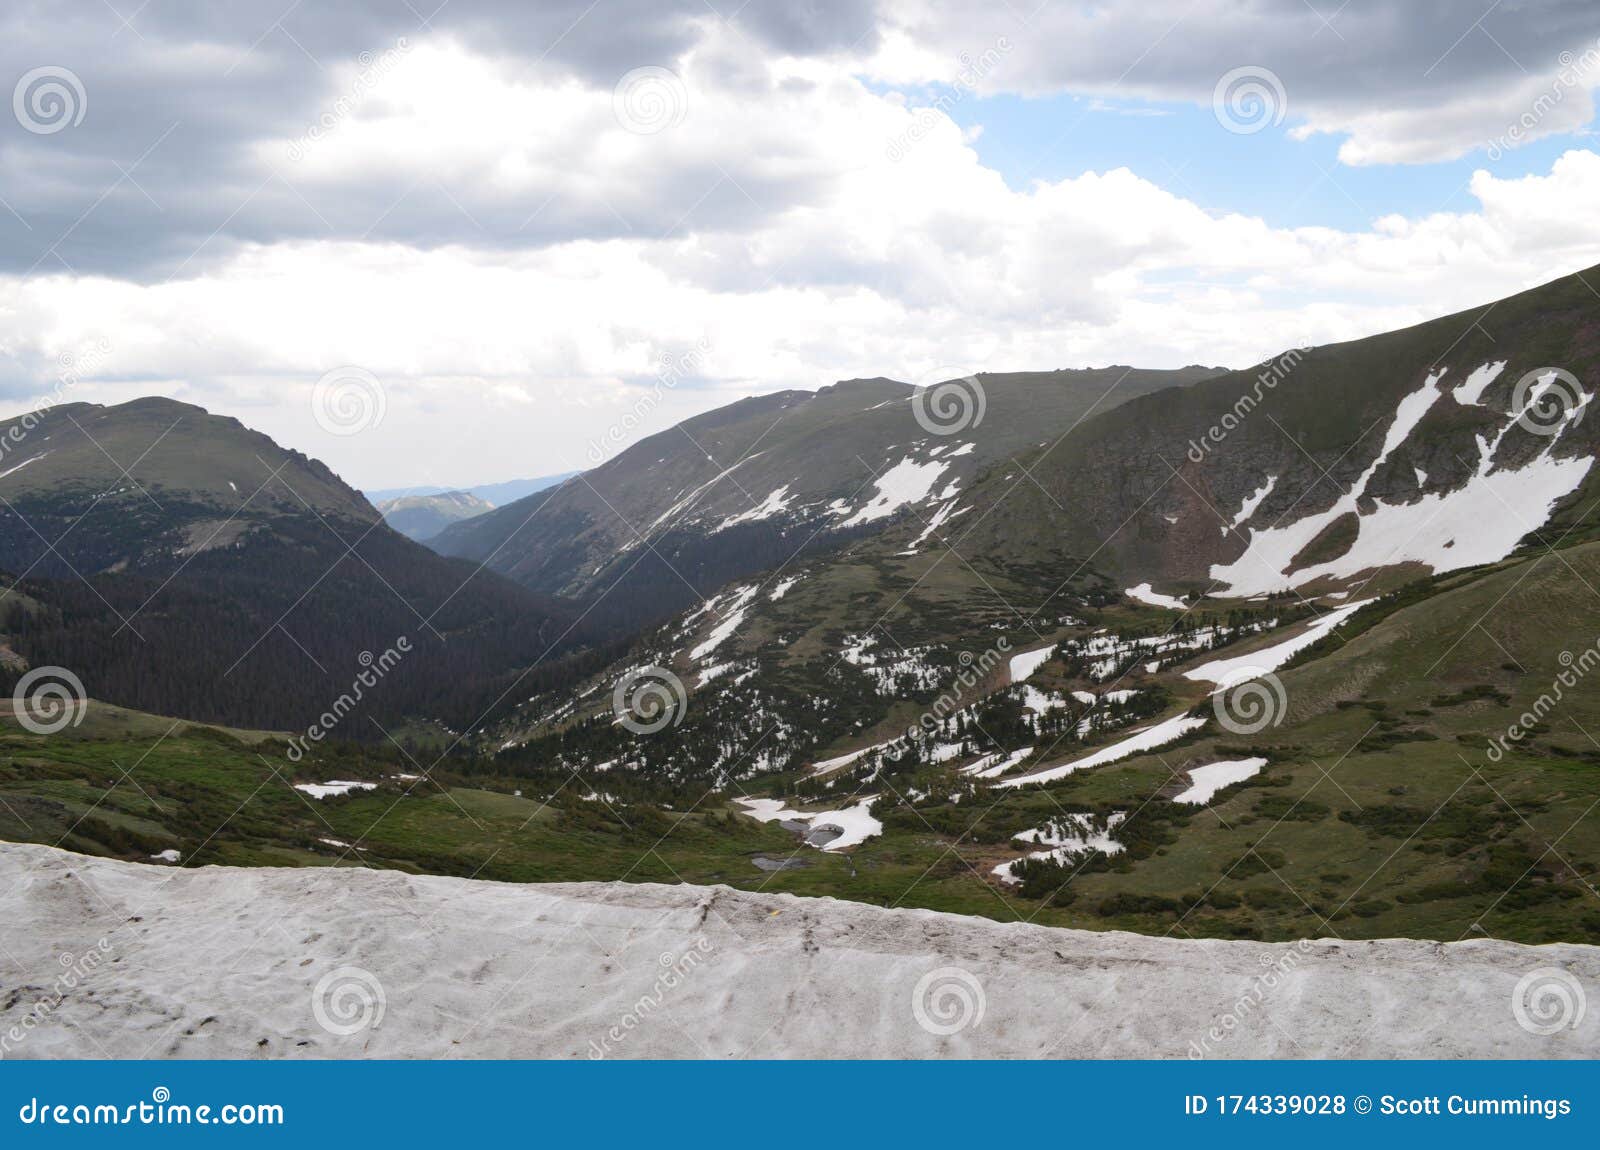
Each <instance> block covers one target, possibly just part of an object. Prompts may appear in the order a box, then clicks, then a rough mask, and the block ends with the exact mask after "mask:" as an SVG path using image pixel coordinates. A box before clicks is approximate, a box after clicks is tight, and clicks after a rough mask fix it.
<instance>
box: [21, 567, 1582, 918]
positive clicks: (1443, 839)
mask: <svg viewBox="0 0 1600 1150" xmlns="http://www.w3.org/2000/svg"><path fill="white" fill-rule="evenodd" d="M1593 585H1600V544H1586V545H1583V546H1579V547H1575V548H1569V549H1568V550H1566V551H1563V552H1560V553H1556V554H1549V553H1546V554H1544V555H1542V556H1534V557H1529V558H1526V559H1523V560H1521V561H1516V562H1510V563H1506V564H1501V565H1498V566H1496V567H1493V568H1488V569H1484V570H1481V571H1477V572H1472V573H1468V574H1462V575H1456V576H1452V577H1450V578H1449V579H1446V580H1440V581H1434V582H1430V583H1426V584H1411V585H1408V586H1407V587H1406V588H1403V589H1401V590H1400V591H1398V592H1396V594H1395V596H1394V598H1393V599H1392V600H1391V601H1388V602H1386V603H1385V604H1384V605H1382V606H1381V607H1379V608H1376V609H1374V610H1373V613H1372V615H1371V620H1375V621H1363V619H1362V617H1360V616H1358V617H1357V620H1355V621H1353V623H1352V626H1351V627H1350V629H1349V632H1348V634H1346V635H1341V636H1340V637H1336V638H1334V639H1331V640H1329V641H1328V642H1326V643H1324V644H1323V645H1321V646H1319V648H1318V649H1317V650H1316V651H1314V652H1311V653H1309V655H1308V657H1306V658H1304V659H1303V660H1302V661H1300V662H1298V663H1297V664H1296V665H1295V666H1293V667H1292V668H1291V669H1288V670H1285V671H1284V672H1282V675H1281V678H1282V681H1283V685H1284V688H1285V694H1286V697H1287V699H1288V706H1287V709H1286V711H1285V714H1284V718H1283V721H1282V723H1281V724H1280V725H1278V726H1276V727H1271V728H1268V729H1267V730H1265V731H1263V732H1261V733H1260V734H1259V735H1256V736H1254V737H1252V738H1240V737H1236V736H1230V735H1227V734H1226V733H1224V732H1220V731H1217V730H1215V729H1207V730H1206V731H1203V732H1201V733H1200V734H1199V735H1198V736H1196V737H1194V738H1192V739H1191V740H1189V741H1187V742H1186V743H1184V744H1180V745H1178V746H1175V747H1172V748H1167V749H1165V750H1163V751H1162V752H1161V753H1159V754H1152V755H1146V756H1142V757H1139V758H1135V759H1130V760H1128V761H1126V762H1123V763H1118V764H1114V765H1112V766H1109V767H1104V768H1100V769H1097V770H1092V771H1087V772H1084V773H1082V774H1078V775H1073V776H1069V777H1067V778H1065V779H1062V780H1060V781H1058V782H1057V783H1054V784H1052V785H1050V786H1048V787H1044V788H1025V789H1023V790H1020V791H1003V792H1002V791H994V790H988V789H984V790H981V791H979V792H978V793H976V794H975V795H972V796H970V797H968V798H966V799H965V800H964V801H963V802H962V803H961V804H960V805H959V806H956V805H952V804H950V803H949V802H947V801H944V802H941V801H939V800H937V799H935V798H931V797H930V798H929V799H928V800H925V801H923V802H920V803H918V804H916V805H914V806H913V807H911V808H909V809H907V810H905V811H901V812H897V813H895V814H894V815H893V817H888V816H886V818H888V829H887V830H886V832H885V833H884V834H883V835H882V836H881V837H878V838H874V839H871V840H869V841H868V842H867V843H866V844H864V845H862V846H861V847H859V848H857V849H856V850H854V851H853V852H851V853H850V854H849V855H848V857H846V856H844V855H840V854H833V853H827V852H821V851H816V850H812V849H809V848H803V847H800V846H798V845H797V843H796V840H795V838H794V837H793V836H792V835H790V834H789V833H788V832H785V831H783V830H782V829H781V828H779V827H777V826H776V825H775V824H771V825H764V824H758V823H756V822H754V821H753V820H751V819H748V818H746V817H743V816H742V815H740V814H738V813H736V808H734V807H733V805H732V804H731V802H730V801H729V796H727V795H725V794H717V795H711V796H707V797H705V798H704V799H703V801H701V802H700V803H698V804H696V805H694V806H693V807H692V809H686V808H689V807H690V803H687V802H686V803H681V804H678V803H675V804H674V805H677V806H679V807H680V809H679V810H668V809H662V808H661V807H659V806H657V805H651V804H649V803H644V802H630V803H626V804H619V805H617V806H615V807H613V806H611V805H609V804H607V803H606V802H603V801H598V800H586V799H585V798H584V797H583V796H584V795H586V794H587V793H588V792H589V789H590V787H591V786H593V787H595V788H596V789H599V790H603V789H604V786H605V783H604V781H603V780H604V779H605V776H603V775H596V776H592V777H591V778H589V779H587V780H572V781H569V782H568V784H567V785H564V786H549V785H547V784H546V783H543V782H540V781H538V780H529V779H527V778H512V777H509V776H507V777H501V776H497V775H495V774H494V773H493V772H494V770H495V767H494V765H493V763H492V762H483V761H474V762H472V763H470V764H468V763H467V762H465V761H463V760H459V759H454V758H452V759H447V760H445V762H444V763H443V764H442V765H441V766H440V768H439V769H438V771H437V772H435V775H434V779H433V781H428V782H421V783H417V784H416V785H412V784H410V783H408V782H405V781H402V780H399V779H397V778H395V777H394V776H396V775H398V774H401V773H414V772H415V769H416V768H415V767H414V766H412V765H411V764H410V763H408V762H407V761H405V760H404V759H403V758H402V757H401V756H400V755H399V754H398V752H391V751H387V750H383V749H378V748H360V747H350V746H327V747H324V748H323V749H322V750H321V752H320V753H321V754H323V756H324V758H323V760H322V761H321V762H319V763H317V764H316V765H315V766H308V765H306V764H300V765H298V766H297V765H296V764H292V763H290V762H289V761H288V760H287V759H286V758H285V757H284V755H283V746H282V744H281V743H280V742H278V741H277V740H276V738H275V737H274V736H272V735H271V734H270V733H267V732H248V731H230V730H225V729H220V728H211V727H204V726H200V725H195V724H185V723H179V724H174V723H173V722H172V721H171V720H164V719H159V718H156V717H153V716H147V715H140V714H137V713H134V712H128V711H122V710H119V709H117V708H112V707H107V706H104V705H101V704H93V705H92V706H91V707H90V709H89V712H88V714H87V716H86V718H85V720H84V722H83V724H82V725H81V726H80V727H77V728H69V729H68V730H67V731H64V732H62V733H61V734H58V735H55V736H50V737H42V736H38V735H34V734H31V733H28V732H26V731H23V730H21V729H20V728H18V727H17V726H16V725H15V723H14V721H13V720H12V719H11V718H10V716H9V715H8V714H5V713H3V712H0V837H3V838H7V839H14V840H23V841H34V842H46V843H51V844H57V843H59V844H60V845H63V846H66V847H68V848H70V849H73V850H79V851H84V852H87V853H93V854H100V855H108V856H113V857H120V858H128V859H144V858H147V857H148V856H149V855H151V854H154V853H156V852H157V851H158V850H165V849H169V848H176V849H178V850H180V851H182V852H183V854H184V859H185V865H202V864H223V865H267V866H329V865H337V866H352V865H354V866H362V865H364V866H372V867H382V868H393V869H400V870H406V871H411V872H419V873H424V872H425V873H435V874H449V875H460V876H474V877H477V878H482V879H496V880H503V881H513V882H535V881H538V882H548V881H581V880H617V879H623V880H627V881H651V882H679V881H682V882H690V883H726V884H729V885H733V886H737V887H741V888H743V889H747V890H764V891H771V892H778V891H782V892H787V893H793V894H800V895H828V896H834V897H840V898H848V899H854V900H859V901H864V902H870V903H876V904H879V905H886V906H904V907H923V908H928V909H934V910H943V911H954V912H959V913H964V914H976V915H983V916H987V917H990V918H994V919H998V920H1003V921H1012V920H1031V921H1035V922H1039V923H1043V924H1050V925H1061V926H1076V927H1087V928H1092V929H1111V928H1115V929H1128V930H1137V931H1143V932H1148V933H1156V934H1173V935H1175V936H1179V937H1183V936H1195V937H1220V938H1232V937H1251V938H1265V939H1286V938H1294V937H1304V936H1312V937H1317V936H1329V935H1339V936H1342V937H1346V938H1375V937H1392V936H1412V937H1422V938H1434V939H1444V940H1453V939H1457V938H1470V937H1475V936H1479V935H1483V934H1486V935H1491V936H1495V937H1504V938H1512V939H1517V940H1521V941H1526V942H1551V941H1559V940H1565V941H1589V942H1595V941H1600V896H1597V895H1596V893H1595V889H1594V884H1595V882H1596V879H1597V877H1600V816H1596V815H1595V814H1594V813H1593V812H1594V811H1595V810H1596V808H1597V806H1600V769H1597V768H1600V745H1597V744H1596V743H1595V742H1594V741H1593V740H1592V739H1591V738H1589V733H1590V732H1596V731H1600V691H1597V690H1594V689H1593V688H1592V687H1590V686H1588V685H1586V684H1585V683H1582V682H1580V683H1579V684H1578V686H1577V688H1575V689H1570V690H1568V691H1566V692H1565V697H1564V699H1563V700H1562V703H1561V705H1560V706H1559V707H1557V708H1556V709H1555V710H1553V711H1552V712H1550V713H1549V714H1548V715H1547V716H1546V717H1545V721H1544V722H1543V724H1541V725H1539V726H1537V727H1536V728H1535V733H1534V734H1532V735H1530V736H1529V737H1527V738H1525V739H1523V740H1522V741H1521V742H1513V743H1511V744H1509V746H1510V753H1507V754H1503V755H1501V756H1499V757H1498V758H1496V757H1494V756H1491V755H1490V754H1489V753H1488V748H1489V739H1490V737H1491V736H1496V735H1500V734H1503V732H1504V730H1505V728H1506V727H1507V725H1508V724H1509V723H1510V722H1512V721H1513V720H1514V719H1516V718H1517V717H1518V716H1519V715H1520V714H1521V713H1522V711H1523V710H1525V709H1527V708H1529V707H1530V706H1532V705H1533V703H1534V701H1535V700H1536V699H1537V698H1538V697H1539V695H1540V694H1541V693H1544V692H1547V691H1548V690H1549V689H1550V686H1551V684H1552V682H1553V681H1554V680H1555V678H1556V676H1557V675H1558V674H1559V673H1560V672H1561V671H1562V670H1563V669H1564V667H1565V666H1566V664H1565V662H1564V661H1563V658H1562V652H1563V651H1567V652H1569V653H1571V654H1573V655H1574V656H1575V657H1576V656H1578V655H1579V654H1580V652H1581V650H1582V649H1583V647H1584V646H1586V645H1587V644H1588V643H1590V642H1593V641H1594V640H1593V637H1592V636H1591V635H1589V634H1587V633H1585V632H1581V631H1580V632H1575V631H1574V623H1575V621H1579V620H1586V619H1593V618H1594V617H1595V612H1594V610H1593V608H1592V606H1591V605H1590V598H1589V597H1590V596H1591V595H1592V592H1591V591H1590V590H1589V587H1590V586H1593ZM797 590H798V588H797ZM1133 621H1134V619H1132V618H1129V619H1126V620H1124V621H1123V622H1124V623H1125V624H1127V623H1132V622H1133ZM1589 630H1591V631H1592V630H1594V628H1589ZM1019 649H1020V648H1019ZM1202 657H1203V656H1202ZM1052 673H1053V672H1052V671H1051V669H1050V668H1049V667H1047V668H1045V669H1044V670H1042V671H1041V672H1040V681H1041V682H1048V681H1049V679H1050V676H1051V674H1052ZM1152 681H1153V682H1155V683H1158V684H1166V685H1169V686H1171V687H1174V688H1176V689H1177V694H1176V697H1178V698H1181V699H1183V700H1185V701H1189V696H1188V695H1186V694H1183V692H1184V691H1188V692H1190V694H1192V693H1193V687H1194V685H1193V684H1187V683H1186V682H1185V681H1183V680H1181V678H1180V676H1179V674H1178V673H1177V672H1175V671H1167V672H1163V673H1161V674H1160V675H1157V676H1155V677H1153V680H1152ZM1245 753H1259V754H1263V755H1266V756H1267V757H1268V758H1269V759H1270V763H1269V765H1268V766H1267V767H1266V768H1265V769H1264V770H1263V772H1262V773H1261V774H1259V775H1258V776H1256V777H1255V778H1253V779H1251V780H1248V781H1247V782H1245V783H1243V784H1238V785H1236V786H1234V787H1232V788H1229V789H1228V790H1227V791H1225V792H1223V793H1222V794H1221V795H1220V796H1219V797H1218V798H1217V799H1215V800H1214V801H1213V802H1212V804H1211V805H1210V806H1208V807H1205V808H1190V807H1180V806H1176V805H1174V804H1173V803H1171V802H1170V801H1169V796H1171V795H1172V794H1174V793H1175V792H1176V791H1177V790H1178V789H1179V788H1180V786H1181V785H1182V781H1183V771H1184V769H1185V768H1186V767H1189V766H1194V765H1198V764H1201V763H1205V762H1209V761H1214V760H1216V759H1219V758H1227V757H1238V756H1239V755H1241V754H1245ZM949 770H950V768H948V767H945V768H934V767H929V768H923V769H922V773H919V774H918V775H917V776H916V780H917V785H918V787H919V789H928V788H927V786H926V784H927V783H929V782H932V781H937V780H938V779H939V778H941V777H947V775H948V772H949ZM331 778H350V779H369V780H372V781H375V782H377V783H378V784H379V786H378V789H376V790H374V791H370V792H361V793H355V794H352V795H349V796H346V797H342V798H332V799H327V800H322V801H318V800H313V799H310V798H309V797H308V796H305V795H304V794H302V793H301V792H298V791H295V790H294V789H293V787H292V784H293V783H294V782H296V781H326V780H327V779H331ZM619 781H620V780H619ZM518 790H522V791H523V792H524V793H523V794H522V795H518V794H517V793H516V792H517V791H518ZM692 801H693V799H692V798H691V800H690V802H692ZM1066 810H1093V811H1100V812H1110V811H1117V810H1120V811H1126V812H1128V813H1129V818H1128V822H1127V823H1126V824H1124V827H1123V829H1122V830H1121V831H1120V832H1119V837H1121V838H1122V839H1123V841H1124V842H1126V843H1127V844H1128V849H1127V851H1126V853H1125V854H1124V855H1121V856H1116V857H1113V858H1109V859H1107V858H1096V859H1092V860H1089V861H1087V862H1085V863H1083V864H1082V865H1080V866H1077V867H1074V868H1071V869H1070V870H1069V871H1068V872H1067V874H1066V875H1064V876H1058V877H1065V878H1066V879H1067V881H1065V882H1064V883H1062V884H1060V885H1059V886H1057V887H1056V888H1055V889H1054V890H1047V891H1044V892H1043V893H1042V894H1041V893H1039V892H1032V896H1031V897H1030V895H1028V894H1024V892H1023V890H1020V889H1019V888H1017V887H1015V886H1001V885H1000V884H998V883H997V882H995V881H993V879H992V877H991V875H990V871H991V869H992V868H993V867H994V866H995V865H997V864H999V863H1002V862H1006V861H1010V860H1012V859H1015V858H1018V857H1020V855H1021V851H1020V850H1019V849H1017V848H1015V847H1013V846H1012V845H1010V842H1009V839H1010V836H1011V835H1013V834H1015V833H1017V832H1019V831H1021V830H1023V829H1025V828H1028V827H1031V826H1037V825H1039V824H1040V823H1042V822H1044V821H1046V820H1048V819H1051V818H1054V817H1058V816H1059V815H1060V814H1061V813H1062V812H1063V811H1066ZM322 839H333V840H338V841H341V842H344V843H351V844H356V845H359V846H361V847H363V848H365V849H363V850H359V851H358V850H354V849H345V848H340V847H333V846H330V845H328V844H326V843H324V842H321V841H319V840H322ZM760 855H765V856H769V857H776V858H783V857H789V856H794V857H796V858H799V859H800V860H801V861H802V862H804V863H805V866H804V867H803V868H801V869H796V870H787V871H781V872H775V873H768V872H763V871H760V870H759V869H757V868H756V866H755V864H754V862H753V860H754V859H755V858H756V857H757V856H760Z"/></svg>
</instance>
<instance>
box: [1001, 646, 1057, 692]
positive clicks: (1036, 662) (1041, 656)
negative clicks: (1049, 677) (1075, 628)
mask: <svg viewBox="0 0 1600 1150" xmlns="http://www.w3.org/2000/svg"><path fill="white" fill-rule="evenodd" d="M1055 653H1056V645H1055V644H1054V643H1052V644H1050V646H1048V647H1040V648H1039V649H1038V650H1037V651H1025V652H1023V653H1022V654H1021V655H1013V656H1011V681H1012V682H1013V683H1021V682H1023V681H1024V680H1026V679H1028V678H1031V677H1032V675H1033V673H1034V672H1035V671H1037V670H1038V669H1039V668H1040V667H1042V666H1044V665H1045V664H1046V663H1048V662H1049V661H1050V656H1051V655H1054V654H1055Z"/></svg>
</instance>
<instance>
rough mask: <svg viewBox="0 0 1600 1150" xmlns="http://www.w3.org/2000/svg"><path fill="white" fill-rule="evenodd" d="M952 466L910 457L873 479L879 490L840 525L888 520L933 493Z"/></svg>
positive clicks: (943, 461) (851, 525)
mask: <svg viewBox="0 0 1600 1150" xmlns="http://www.w3.org/2000/svg"><path fill="white" fill-rule="evenodd" d="M956 454H959V453H957V452H952V453H951V456H952V457H953V456H954V455H956ZM947 458H949V457H947ZM949 466H950V465H949V463H948V462H946V461H945V460H938V459H935V460H929V461H928V462H926V463H918V462H917V461H916V460H914V459H912V458H911V457H910V456H907V457H906V458H904V459H902V460H901V461H900V462H899V463H896V464H895V465H894V466H893V467H891V468H889V470H887V471H885V472H884V473H883V474H882V475H880V476H878V478H877V479H876V480H875V481H874V483H875V485H876V487H877V489H878V493H877V494H876V495H874V496H873V497H872V498H871V499H869V500H868V501H867V503H866V505H865V506H864V507H862V508H861V510H860V511H857V512H856V513H855V514H854V515H852V516H851V517H850V518H849V519H846V520H845V521H844V522H843V523H842V524H840V526H841V527H854V526H856V525H857V524H860V523H871V522H873V521H874V520H878V519H886V518H888V517H889V516H890V515H893V514H894V513H895V512H896V511H898V510H900V508H902V507H904V506H906V505H907V504H910V503H920V502H921V501H922V500H924V499H926V498H928V496H929V495H930V494H931V493H932V491H933V488H934V485H935V484H936V483H938V481H939V476H941V475H943V474H944V472H945V470H946V468H948V467H949ZM847 510H848V508H847Z"/></svg>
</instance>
